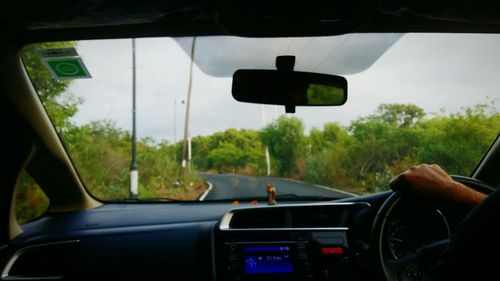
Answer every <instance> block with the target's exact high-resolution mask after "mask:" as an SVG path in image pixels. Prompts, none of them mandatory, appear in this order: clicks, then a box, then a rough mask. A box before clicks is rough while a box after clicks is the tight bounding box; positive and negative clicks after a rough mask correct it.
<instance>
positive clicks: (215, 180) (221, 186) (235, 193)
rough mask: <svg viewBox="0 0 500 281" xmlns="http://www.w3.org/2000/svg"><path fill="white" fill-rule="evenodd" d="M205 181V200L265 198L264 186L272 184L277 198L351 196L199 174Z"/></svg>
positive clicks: (261, 179) (308, 187) (303, 185)
mask: <svg viewBox="0 0 500 281" xmlns="http://www.w3.org/2000/svg"><path fill="white" fill-rule="evenodd" d="M200 175H201V176H202V177H203V178H205V179H206V180H207V181H209V182H211V183H212V185H213V187H212V190H211V191H210V192H209V193H208V195H207V196H206V197H205V200H217V199H233V198H248V197H250V198H251V197H255V198H259V197H266V196H267V193H266V185H267V184H268V183H273V184H274V185H275V186H276V190H277V193H278V200H279V196H280V195H283V194H297V195H300V196H327V197H335V198H344V197H351V196H352V194H350V193H346V192H342V191H340V190H333V189H328V188H325V187H320V186H317V185H314V184H309V183H305V182H301V181H295V180H290V179H282V178H272V177H253V176H240V175H232V174H208V173H200Z"/></svg>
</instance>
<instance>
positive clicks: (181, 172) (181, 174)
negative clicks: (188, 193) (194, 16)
mask: <svg viewBox="0 0 500 281" xmlns="http://www.w3.org/2000/svg"><path fill="white" fill-rule="evenodd" d="M195 47H196V37H193V43H192V44H191V63H190V65H189V82H188V92H187V102H186V116H185V119H184V146H183V149H182V162H181V168H180V169H179V176H178V178H177V181H181V180H182V179H183V178H184V174H185V172H186V168H187V167H188V161H189V158H190V155H189V154H190V152H189V143H188V142H189V140H188V138H189V109H190V108H191V90H192V86H193V64H194V50H195Z"/></svg>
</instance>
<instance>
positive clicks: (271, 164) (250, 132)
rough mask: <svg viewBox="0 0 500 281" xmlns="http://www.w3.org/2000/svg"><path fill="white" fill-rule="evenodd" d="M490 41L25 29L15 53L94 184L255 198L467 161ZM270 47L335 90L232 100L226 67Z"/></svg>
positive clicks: (325, 194)
mask: <svg viewBox="0 0 500 281" xmlns="http://www.w3.org/2000/svg"><path fill="white" fill-rule="evenodd" d="M499 49H500V36H499V35H486V34H483V35H478V34H348V35H340V36H330V37H306V38H240V37H231V36H208V37H183V38H137V39H114V40H89V41H72V42H47V43H37V44H32V45H28V46H26V47H25V48H24V49H23V52H22V59H23V63H24V65H25V68H26V70H27V73H28V75H29V76H30V78H31V81H32V83H33V85H34V87H35V89H36V91H37V93H38V95H39V97H40V100H41V102H42V104H43V106H44V107H45V109H46V111H47V113H48V115H49V117H50V119H51V121H52V123H53V124H54V126H55V128H56V130H57V132H58V134H59V136H60V138H61V140H62V142H63V144H64V146H65V148H66V150H67V152H68V154H69V156H70V158H71V159H72V161H73V163H74V165H75V168H76V170H77V172H78V173H79V175H80V177H81V179H82V181H83V183H84V185H85V186H86V188H87V190H88V191H89V192H90V193H91V194H93V195H94V196H95V197H97V198H99V199H102V200H147V199H150V200H166V201H167V200H191V201H194V200H196V201H198V200H199V201H202V200H205V201H208V200H241V201H244V200H249V201H252V202H260V201H261V200H269V198H268V196H269V195H273V193H274V191H276V193H277V197H276V198H275V199H276V200H278V201H279V200H306V199H311V200H316V199H324V198H342V197H347V196H353V195H359V194H366V193H373V192H378V191H383V190H387V189H388V182H389V180H390V179H391V178H392V177H393V176H395V175H396V174H398V173H400V172H402V171H404V170H406V169H407V168H408V167H410V166H411V165H414V164H418V163H436V164H439V165H441V166H442V167H443V168H444V169H445V170H447V171H448V172H449V173H451V174H461V175H469V174H470V173H471V172H472V171H473V169H474V168H475V166H476V164H477V163H478V162H479V160H480V159H481V157H482V155H483V154H484V153H485V151H486V150H487V149H488V147H489V146H490V145H491V143H492V142H493V140H494V139H495V137H496V136H497V135H498V133H499V128H500V114H499V113H498V109H499V106H498V98H499V97H500V90H499V89H500V79H498V74H499V71H500V53H499V52H498V50H499ZM282 55H292V56H295V58H296V62H295V65H294V70H296V71H305V72H316V73H324V74H334V75H341V76H344V77H345V78H346V79H347V81H348V92H349V94H348V99H347V102H346V103H345V104H344V105H342V106H332V107H329V106H327V107H305V106H304V107H297V109H296V113H295V114H286V113H285V109H284V107H283V106H276V105H259V104H251V103H241V102H237V101H235V100H234V98H233V97H232V95H231V83H232V75H233V73H234V72H235V71H236V70H238V69H271V70H272V69H276V65H275V63H276V58H277V57H278V56H282ZM134 105H135V107H134ZM134 116H135V117H134ZM134 120H135V121H134ZM134 125H135V126H134ZM254 200H255V201H254Z"/></svg>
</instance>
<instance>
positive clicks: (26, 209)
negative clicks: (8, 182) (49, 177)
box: [15, 170, 49, 224]
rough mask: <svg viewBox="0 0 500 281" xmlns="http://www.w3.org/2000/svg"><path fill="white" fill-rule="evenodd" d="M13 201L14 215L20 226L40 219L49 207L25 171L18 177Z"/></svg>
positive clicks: (47, 199)
mask: <svg viewBox="0 0 500 281" xmlns="http://www.w3.org/2000/svg"><path fill="white" fill-rule="evenodd" d="M15 200H16V201H15V214H16V218H17V222H18V223H20V224H23V223H26V222H28V221H31V220H33V219H36V218H38V217H40V216H41V215H43V213H45V211H46V210H47V208H48V207H49V198H47V196H46V195H45V193H44V192H43V190H42V189H41V188H40V186H38V184H37V183H36V182H35V181H34V180H33V178H31V176H30V175H29V174H28V173H27V172H26V171H25V170H22V171H21V174H20V175H19V178H18V183H17V187H16V196H15Z"/></svg>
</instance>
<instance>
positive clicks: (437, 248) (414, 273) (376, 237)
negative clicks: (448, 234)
mask: <svg viewBox="0 0 500 281" xmlns="http://www.w3.org/2000/svg"><path fill="white" fill-rule="evenodd" d="M452 178H453V179H454V180H455V181H457V182H460V183H463V184H465V185H467V186H469V187H470V188H472V189H475V190H477V191H479V192H483V193H487V194H489V193H491V192H493V191H494V190H495V189H494V188H493V187H491V186H489V185H488V184H486V183H484V182H482V181H479V180H476V179H473V178H470V177H464V176H452ZM404 197H405V195H403V194H402V193H401V192H399V191H395V192H393V193H392V194H391V195H390V196H389V197H388V198H387V199H386V200H385V202H384V203H383V204H382V206H381V207H380V209H379V211H378V213H377V216H376V217H375V220H374V224H373V227H372V240H373V241H372V245H373V246H374V252H373V254H374V255H375V257H374V258H375V259H376V260H378V262H379V264H380V265H381V267H382V271H383V274H384V276H385V279H386V280H389V281H420V280H422V278H423V275H424V273H425V272H426V271H427V270H428V269H429V267H430V266H432V265H433V264H434V263H435V262H436V261H437V258H438V256H439V254H440V253H442V252H443V251H444V250H445V249H446V247H447V246H448V243H449V239H445V240H441V241H438V242H435V243H431V244H429V245H425V246H423V247H421V248H419V249H417V250H416V251H412V252H411V253H409V254H406V255H405V256H403V257H401V258H399V259H397V260H392V259H390V258H388V257H387V255H386V254H385V253H384V245H385V244H384V243H385V235H384V234H385V233H386V232H387V230H388V227H389V222H390V221H391V218H392V217H393V216H394V215H395V211H396V210H397V209H398V206H400V205H401V204H404V203H403V202H404Z"/></svg>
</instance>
